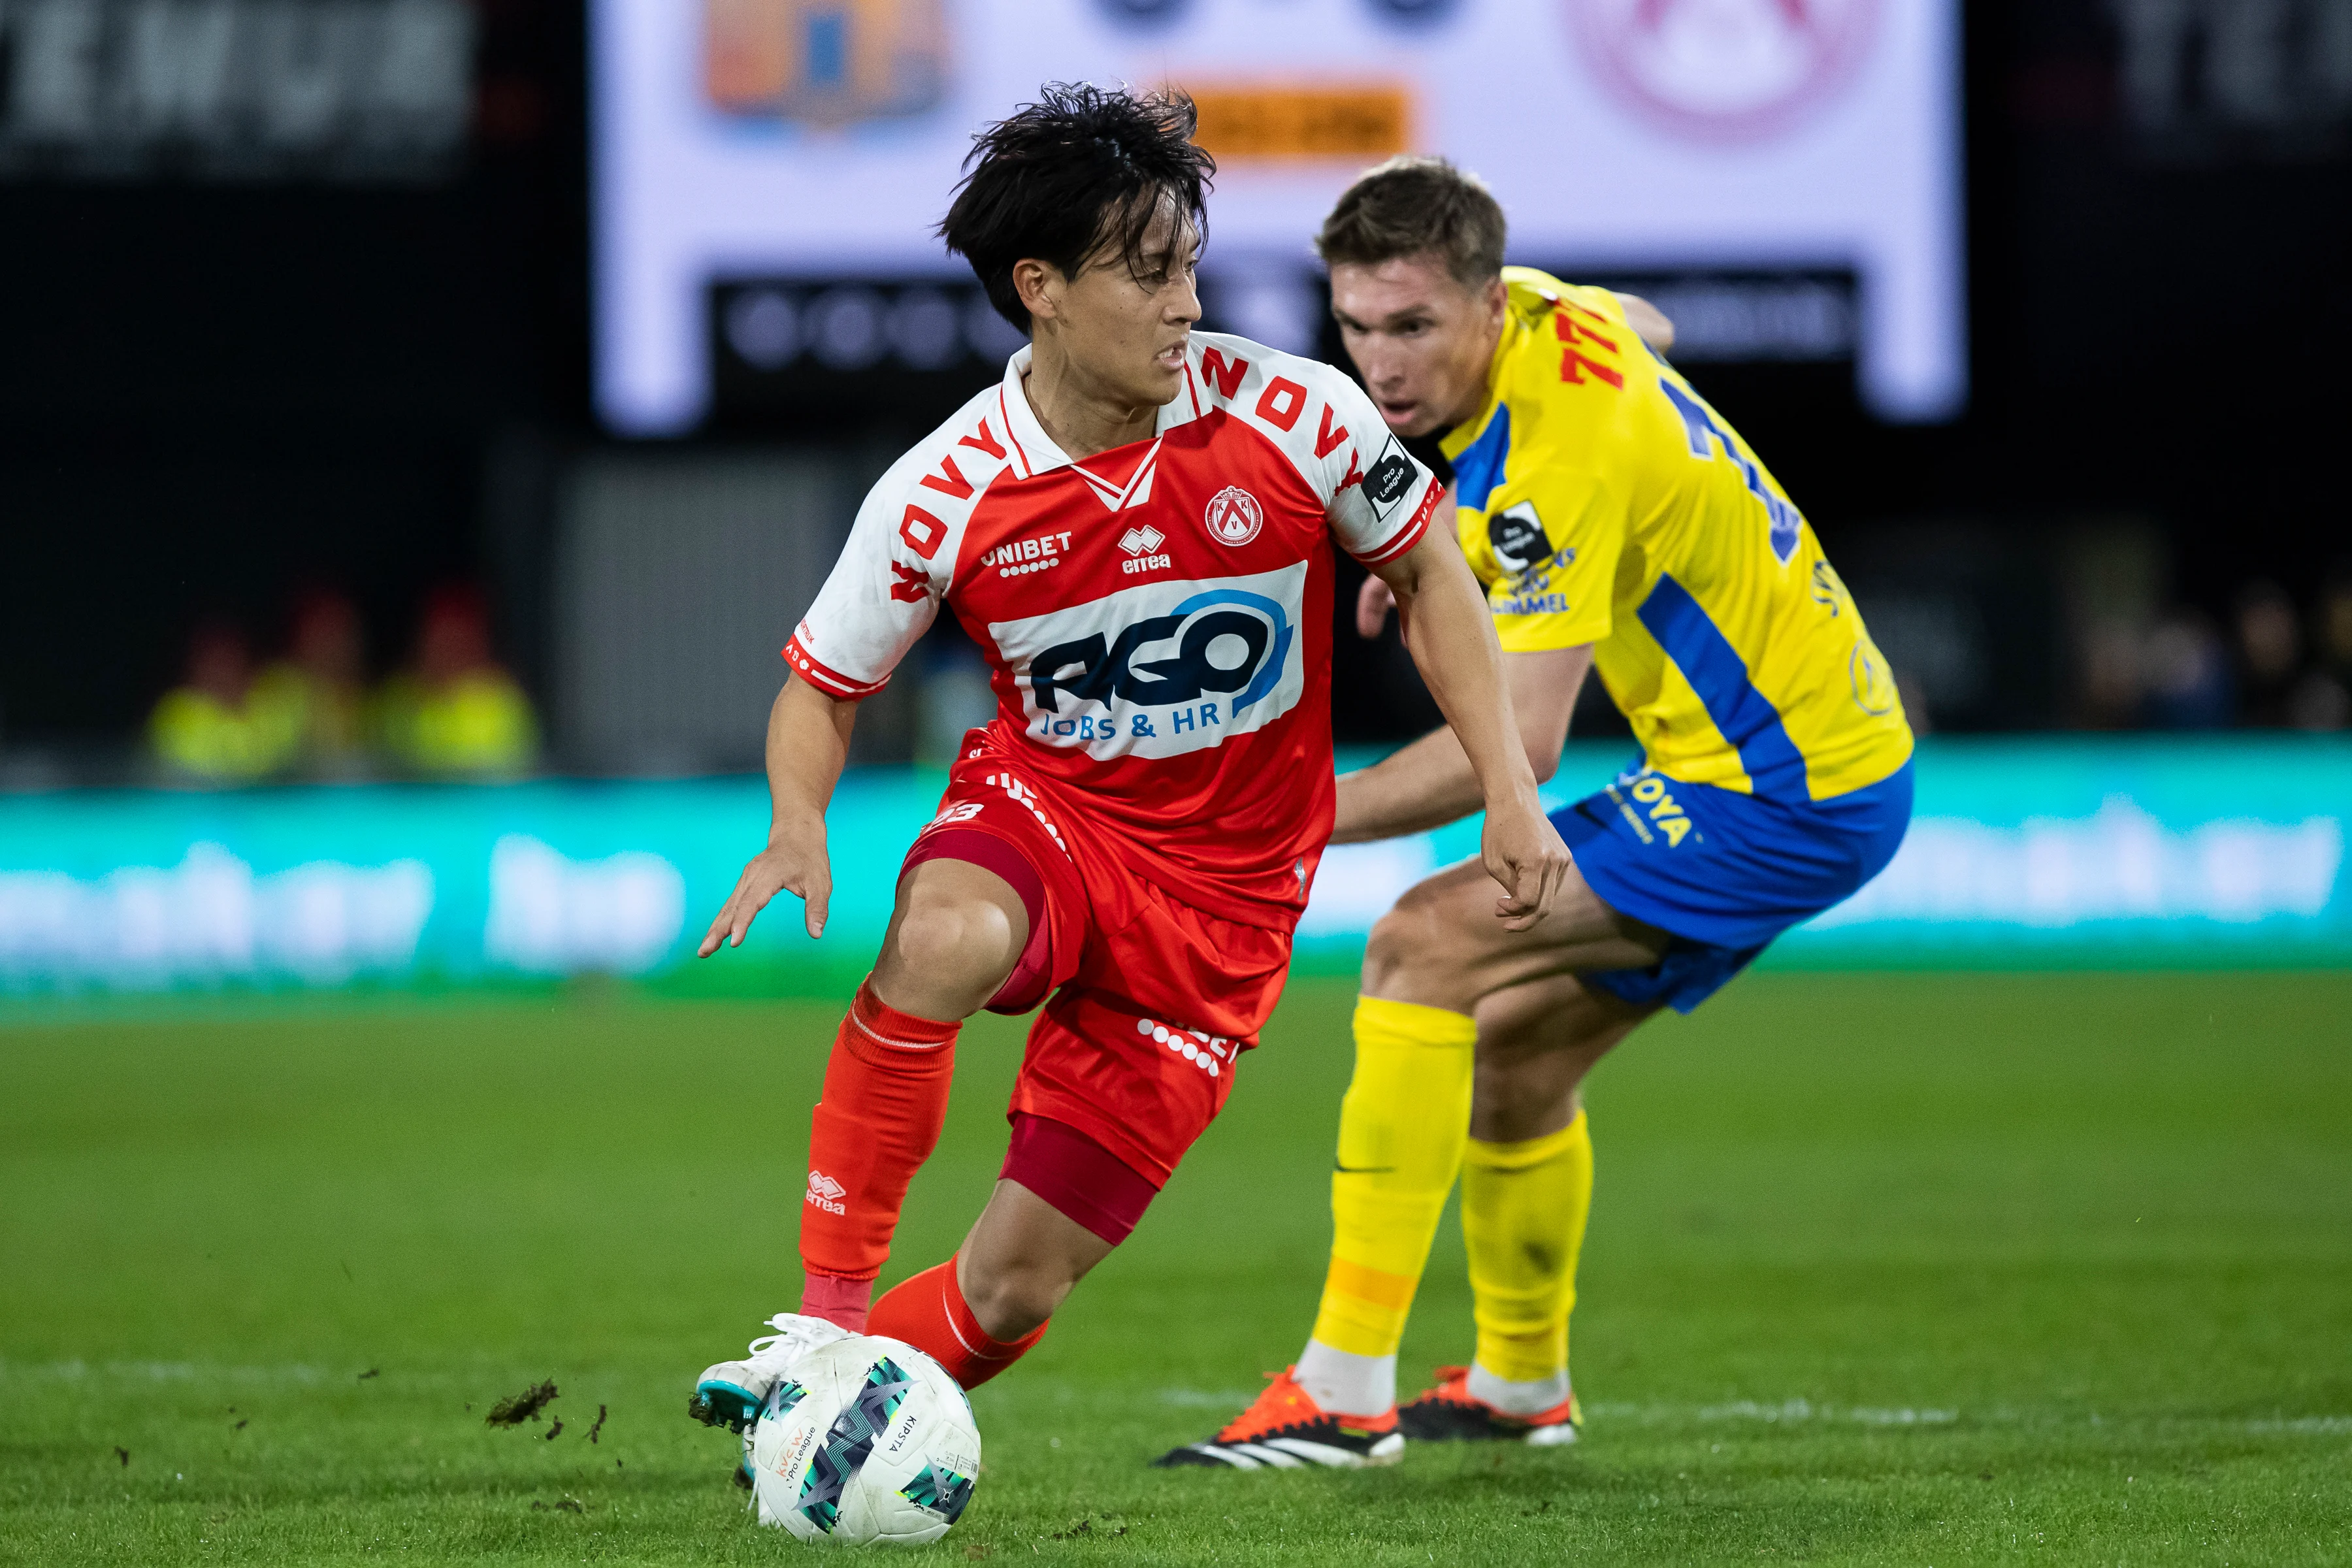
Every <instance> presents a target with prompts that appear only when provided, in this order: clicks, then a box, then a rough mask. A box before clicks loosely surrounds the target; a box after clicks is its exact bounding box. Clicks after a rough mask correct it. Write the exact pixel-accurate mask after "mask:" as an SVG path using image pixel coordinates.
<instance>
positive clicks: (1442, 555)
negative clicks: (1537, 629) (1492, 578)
mask: <svg viewBox="0 0 2352 1568" xmlns="http://www.w3.org/2000/svg"><path fill="white" fill-rule="evenodd" d="M1373 570H1374V571H1375V572H1377V573H1378V574H1380V576H1381V581H1382V582H1384V583H1386V584H1388V586H1389V589H1390V591H1391V593H1393V594H1394V595H1396V599H1397V613H1398V618H1399V621H1400V624H1401V625H1402V629H1403V633H1404V640H1405V647H1407V648H1409V649H1411V650H1412V657H1413V662H1414V663H1415V664H1416V665H1418V666H1419V667H1420V668H1421V672H1422V679H1424V680H1426V681H1427V682H1428V683H1429V689H1430V694H1431V695H1432V696H1433V697H1435V698H1436V699H1437V705H1438V708H1439V709H1440V710H1442V711H1443V712H1444V714H1445V720H1446V724H1447V729H1446V731H1445V734H1446V736H1447V737H1448V741H1449V743H1450V744H1451V745H1452V746H1453V748H1454V752H1455V754H1456V755H1458V756H1460V757H1462V758H1463V759H1464V766H1465V770H1466V771H1467V772H1468V773H1469V774H1470V775H1471V779H1472V783H1473V785H1474V788H1475V799H1476V800H1483V801H1484V802H1485V803H1486V831H1485V835H1484V840H1483V842H1482V844H1481V846H1480V858H1481V859H1482V860H1483V861H1484V863H1485V865H1486V871H1487V873H1488V874H1489V875H1490V876H1492V877H1493V878H1494V879H1495V880H1496V882H1497V883H1498V884H1500V885H1501V887H1502V889H1503V894H1504V896H1503V897H1502V898H1501V899H1500V900H1497V901H1496V906H1495V910H1496V914H1497V915H1498V916H1499V917H1500V918H1501V919H1502V921H1503V924H1504V927H1505V929H1507V930H1509V931H1525V930H1527V929H1528V927H1530V926H1532V925H1534V924H1535V923H1536V922H1537V921H1538V920H1540V919H1541V918H1542V917H1543V915H1544V913H1545V911H1546V910H1549V909H1550V907H1551V902H1552V898H1553V895H1554V894H1555V893H1557V892H1558V891H1559V885H1560V882H1561V879H1563V878H1565V877H1566V876H1567V874H1568V870H1569V857H1568V847H1567V846H1566V845H1565V844H1563V843H1561V842H1560V837H1559V829H1557V828H1555V827H1554V826H1552V825H1551V824H1550V823H1549V821H1547V820H1546V819H1545V817H1544V812H1543V805H1542V802H1541V801H1539V800H1538V798H1537V795H1536V776H1535V772H1534V770H1533V769H1532V768H1531V767H1530V766H1529V765H1528V753H1527V751H1526V748H1525V747H1524V745H1523V744H1522V742H1521V741H1520V738H1519V727H1518V723H1517V721H1516V720H1515V719H1514V718H1513V716H1512V711H1511V698H1510V692H1509V690H1508V689H1507V687H1506V686H1505V684H1504V680H1503V650H1502V647H1501V646H1500V645H1499V644H1497V643H1496V640H1495V624H1494V620H1493V617H1492V616H1489V615H1488V614H1487V612H1486V597H1485V595H1482V594H1480V593H1479V591H1478V584H1477V580H1476V579H1475V577H1473V576H1472V575H1471V574H1470V568H1469V566H1468V564H1467V563H1465V562H1464V561H1463V559H1462V551H1461V548H1460V547H1459V546H1458V545H1456V544H1455V543H1454V541H1453V540H1452V539H1451V538H1449V537H1446V536H1444V535H1443V534H1441V533H1439V532H1438V531H1435V530H1432V531H1430V532H1428V533H1425V534H1423V536H1422V539H1421V542H1419V543H1417V544H1415V545H1414V546H1413V547H1412V549H1411V550H1409V551H1407V552H1405V553H1404V554H1403V555H1402V556H1400V557H1398V558H1397V559H1396V560H1395V561H1394V562H1391V563H1383V564H1381V565H1380V566H1376V567H1374V568H1373ZM1474 804H1475V802H1474ZM1456 815H1457V816H1458V815H1460V813H1456Z"/></svg>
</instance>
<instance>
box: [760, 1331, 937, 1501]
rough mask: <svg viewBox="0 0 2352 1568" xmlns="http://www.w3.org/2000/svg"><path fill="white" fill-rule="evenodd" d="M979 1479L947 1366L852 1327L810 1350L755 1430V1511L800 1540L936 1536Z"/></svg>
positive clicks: (770, 1401) (778, 1388)
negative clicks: (840, 1336)
mask: <svg viewBox="0 0 2352 1568" xmlns="http://www.w3.org/2000/svg"><path fill="white" fill-rule="evenodd" d="M979 1479H980V1426H979V1424H978V1423H977V1422H975V1421H974V1420H972V1418H971V1402H970V1401H969V1400H967V1399H965V1398H964V1396H963V1390H962V1389H961V1388H959V1387H957V1386H956V1381H955V1379H953V1378H951V1377H950V1376H949V1375H948V1374H947V1369H946V1368H944V1367H942V1366H940V1363H937V1362H935V1361H933V1360H932V1359H931V1358H930V1357H929V1356H927V1355H925V1354H924V1353H923V1352H920V1351H919V1350H917V1349H916V1348H915V1347H914V1346H912V1345H910V1344H908V1343H906V1342H903V1341H899V1340H888V1339H882V1338H880V1337H878V1336H875V1335H869V1334H855V1335H852V1336H851V1337H850V1338H848V1339H845V1340H837V1341H835V1342H833V1343H832V1344H829V1345H825V1346H824V1347H822V1348H820V1349H818V1350H814V1351H812V1352H809V1353H808V1354H807V1355H805V1356H803V1357H802V1358H801V1359H800V1360H799V1361H797V1362H795V1363H793V1370H792V1374H791V1375H790V1376H789V1377H786V1378H783V1379H782V1380H781V1381H779V1382H778V1383H777V1384H776V1386H775V1389H774V1391H773V1392H772V1393H771V1394H769V1395H768V1401H767V1403H766V1405H762V1406H761V1410H760V1420H759V1424H758V1425H757V1426H754V1427H753V1428H752V1431H751V1492H752V1496H753V1500H754V1502H755V1506H756V1507H757V1508H758V1510H759V1514H760V1522H761V1524H774V1525H782V1527H783V1528H784V1529H786V1530H789V1531H792V1532H793V1534H794V1535H797V1536H799V1537H800V1538H801V1539H802V1540H803V1541H812V1542H820V1543H824V1544H838V1545H843V1546H863V1545H866V1544H868V1543H870V1542H885V1543H887V1544H890V1545H895V1546H919V1545H921V1544H923V1543H924V1542H927V1541H937V1540H938V1539H939V1538H940V1536H942V1535H945V1534H946V1533H947V1532H948V1527H949V1526H950V1525H951V1524H953V1523H955V1521H956V1520H957V1519H958V1518H959V1517H961V1514H962V1513H963V1510H964V1505H965V1504H966V1503H969V1502H970V1501H971V1489H972V1487H973V1485H974V1484H975V1483H976V1482H977V1481H978V1480H979Z"/></svg>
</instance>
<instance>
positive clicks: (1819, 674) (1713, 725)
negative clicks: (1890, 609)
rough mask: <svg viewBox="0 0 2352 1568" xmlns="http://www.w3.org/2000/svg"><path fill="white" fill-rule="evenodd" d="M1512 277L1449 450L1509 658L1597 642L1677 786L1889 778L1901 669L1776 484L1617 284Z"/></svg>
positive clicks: (1464, 524) (1786, 790) (1895, 753)
mask: <svg viewBox="0 0 2352 1568" xmlns="http://www.w3.org/2000/svg"><path fill="white" fill-rule="evenodd" d="M1503 280H1504V283H1505V285H1506V288H1507V292H1508V295H1509V305H1508V309H1507V313H1506V318H1505V321H1504V326H1503V335H1502V341H1501V342H1499V343H1497V344H1496V349H1495V358H1494V364H1493V368H1492V370H1491V372H1490V373H1489V375H1488V378H1487V398H1486V405H1485V406H1484V407H1483V408H1481V409H1480V410H1479V412H1478V414H1477V415H1476V416H1475V417H1474V418H1472V419H1470V420H1468V421H1467V422H1465V424H1463V425H1461V426H1457V427H1456V428H1455V429H1454V432H1453V433H1452V434H1451V435H1449V436H1448V437H1446V439H1445V441H1444V449H1445V455H1446V456H1447V458H1450V459H1452V461H1453V464H1454V500H1455V504H1456V507H1457V513H1456V517H1457V521H1458V523H1459V526H1460V529H1461V537H1462V545H1463V550H1464V552H1465V553H1466V554H1467V555H1468V556H1469V559H1470V564H1471V567H1472V569H1473V570H1474V571H1475V572H1476V574H1478V578H1479V581H1480V582H1481V583H1482V584H1485V585H1486V590H1487V598H1488V603H1489V604H1490V605H1491V606H1492V608H1493V611H1494V615H1495V624H1496V632H1497V633H1498V634H1499V636H1500V637H1501V639H1502V645H1503V648H1504V650H1505V651H1506V652H1538V651H1542V650H1545V649H1552V648H1567V647H1580V646H1581V645H1583V644H1586V643H1591V645H1593V667H1594V668H1596V669H1597V670H1598V671H1599V672H1600V675H1601V681H1602V683H1603V684H1604V685H1606V686H1607V688H1608V689H1609V694H1610V696H1611V698H1612V699H1613V700H1615V702H1616V704H1617V706H1618V708H1619V709H1620V710H1622V712H1623V713H1624V714H1625V716H1626V718H1627V719H1628V720H1629V721H1631V722H1632V724H1633V732H1634V734H1635V736H1636V737H1637V738H1638V739H1639V740H1640V742H1641V743H1642V748H1643V752H1644V754H1645V755H1646V757H1647V758H1648V763H1649V766H1650V768H1651V769H1652V770H1654V772H1656V773H1661V774H1664V776H1665V777H1667V778H1669V779H1678V780H1682V781H1684V782H1685V783H1689V784H1711V785H1715V786H1717V787H1719V788H1723V789H1727V790H1732V791H1735V792H1738V793H1741V794H1746V795H1755V796H1758V797H1759V798H1764V799H1778V800H1789V801H1807V800H1811V801H1823V800H1829V799H1831V798H1832V797H1835V796H1839V795H1847V794H1849V793H1851V792H1853V791H1855V790H1859V789H1863V788H1864V787H1866V786H1868V785H1871V784H1878V783H1880V782H1881V781H1883V780H1885V779H1888V778H1889V777H1891V776H1892V775H1893V774H1894V773H1895V772H1896V771H1897V770H1898V769H1900V768H1901V767H1902V766H1903V764H1904V763H1906V761H1908V760H1909V758H1910V755H1911V729H1910V726H1909V724H1908V723H1906V721H1905V720H1904V717H1903V705H1902V702H1901V700H1899V699H1898V698H1897V697H1896V695H1895V681H1894V678H1893V677H1892V676H1891V675H1890V674H1889V672H1888V670H1887V667H1886V661H1885V658H1883V657H1881V655H1880V654H1879V651H1878V649H1877V647H1875V646H1874V644H1873V643H1872V642H1871V640H1870V634H1869V632H1868V631H1867V630H1865V629H1864V626H1863V624H1862V616H1861V615H1860V613H1859V612H1858V611H1857V610H1856V609H1855V608H1854V603H1853V595H1850V594H1848V593H1847V592H1846V589H1845V584H1843V583H1842V582H1840V581H1839V579H1838V575H1837V574H1836V573H1835V572H1834V571H1833V570H1832V569H1831V566H1830V563H1829V560H1828V558H1827V557H1826V556H1824V555H1823V554H1822V547H1821V542H1820V541H1819V540H1817V539H1815V538H1814V537H1813V531H1812V528H1811V525H1810V524H1808V523H1807V522H1806V521H1805V518H1804V514H1803V513H1801V512H1800V511H1799V510H1797V507H1796V504H1795V503H1794V502H1792V501H1791V500H1790V499H1789V497H1788V495H1787V493H1786V492H1784V491H1783V490H1782V489H1780V483H1779V481H1777V480H1776V479H1773V478H1772V475H1771V473H1770V472H1769V470H1768V469H1767V468H1765V467H1764V465H1763V463H1762V461H1761V460H1760V459H1759V458H1757V456H1756V454H1755V453H1754V452H1753V451H1751V450H1749V449H1748V444H1747V443H1746V442H1745V441H1743V440H1741V439H1740V438H1739V434H1738V432H1737V431H1735V430H1734V429H1732V428H1731V426H1729V425H1728V424H1727V423H1726V422H1725V421H1724V419H1723V417H1722V416H1720V415H1718V414H1717V413H1716V412H1715V410H1714V409H1712V408H1710V407H1709V406H1707V404H1706V400H1705V399H1704V398H1702V397H1700V396H1699V395H1698V394H1697V393H1696V392H1694V391H1692V390H1691V387H1690V384H1689V383H1687V382H1685V380H1684V379H1683V378H1682V377H1681V375H1679V374H1676V373H1675V371H1674V369H1673V368H1672V367H1670V366H1669V365H1667V364H1666V363H1665V362H1664V361H1663V360H1661V359H1659V358H1658V357H1657V356H1656V355H1655V354H1654V353H1651V352H1650V351H1649V349H1648V347H1647V346H1646V345H1645V344H1643V342H1642V341H1641V339H1640V338H1639V337H1638V336H1636V335H1635V333H1634V331H1633V329H1632V327H1630V326H1628V325H1627V324H1626V321H1625V313H1624V309H1623V307H1622V305H1621V304H1620V303H1619V302H1618V300H1617V297H1616V296H1615V295H1613V294H1612V293H1610V292H1609V291H1608V290H1607V289H1592V288H1577V287H1572V286H1570V285H1569V284H1566V283H1563V282H1561V281H1559V279H1556V278H1552V277H1550V276H1549V275H1547V274H1545V273H1542V272H1538V271H1536V270H1534V269H1532V268H1523V267H1510V268H1504V270H1503ZM1661 826H1662V828H1668V829H1669V830H1670V825H1668V824H1664V823H1662V824H1661ZM1676 837H1677V838H1678V837H1679V835H1676Z"/></svg>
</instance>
